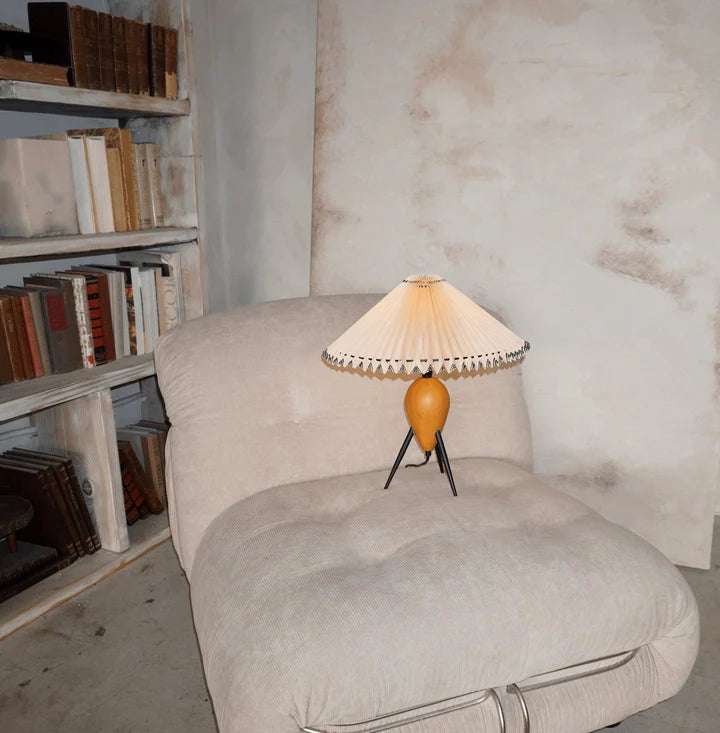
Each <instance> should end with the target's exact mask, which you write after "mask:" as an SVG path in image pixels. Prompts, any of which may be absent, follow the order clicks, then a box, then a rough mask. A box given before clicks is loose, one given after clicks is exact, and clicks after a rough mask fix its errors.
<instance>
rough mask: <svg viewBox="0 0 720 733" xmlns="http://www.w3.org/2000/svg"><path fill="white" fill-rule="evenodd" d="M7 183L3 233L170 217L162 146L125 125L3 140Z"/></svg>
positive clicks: (60, 231)
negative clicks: (139, 139) (139, 138)
mask: <svg viewBox="0 0 720 733" xmlns="http://www.w3.org/2000/svg"><path fill="white" fill-rule="evenodd" d="M49 171H51V174H50V175H48V172H49ZM0 186H1V187H2V190H3V208H2V211H0V236H3V237H39V236H53V235H64V234H78V233H80V234H96V233H99V232H125V231H137V230H140V229H150V228H153V227H161V226H164V225H165V215H164V204H163V196H162V190H161V185H160V171H159V152H158V147H157V145H156V144H154V143H133V142H132V137H131V134H130V131H129V130H124V129H121V128H119V127H109V128H96V129H86V130H69V131H68V132H66V133H59V134H56V135H45V136H42V137H39V138H14V139H9V140H0Z"/></svg>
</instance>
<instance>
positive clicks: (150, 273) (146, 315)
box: [138, 267, 160, 353]
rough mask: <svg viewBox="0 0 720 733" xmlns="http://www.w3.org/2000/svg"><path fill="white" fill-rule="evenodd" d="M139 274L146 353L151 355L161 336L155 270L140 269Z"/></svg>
mask: <svg viewBox="0 0 720 733" xmlns="http://www.w3.org/2000/svg"><path fill="white" fill-rule="evenodd" d="M138 274H139V276H140V296H141V297H142V310H143V331H144V333H145V353H150V352H151V351H152V350H153V349H154V348H155V343H156V342H157V340H158V338H159V336H160V327H159V320H158V298H157V289H156V285H155V268H152V267H140V268H138Z"/></svg>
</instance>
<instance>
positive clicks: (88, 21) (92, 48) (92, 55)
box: [82, 8, 102, 89]
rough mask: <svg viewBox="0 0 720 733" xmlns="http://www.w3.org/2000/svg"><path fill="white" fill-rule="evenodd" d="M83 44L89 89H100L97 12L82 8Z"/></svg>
mask: <svg viewBox="0 0 720 733" xmlns="http://www.w3.org/2000/svg"><path fill="white" fill-rule="evenodd" d="M82 12H83V43H84V45H85V69H86V70H87V85H88V88H89V89H102V86H101V81H100V29H99V22H98V13H97V10H92V9H91V8H83V9H82Z"/></svg>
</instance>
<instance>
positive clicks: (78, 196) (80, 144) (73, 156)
mask: <svg viewBox="0 0 720 733" xmlns="http://www.w3.org/2000/svg"><path fill="white" fill-rule="evenodd" d="M67 142H68V148H69V151H70V166H71V169H72V180H73V190H74V191H75V207H76V209H77V217H78V225H79V228H80V234H95V232H96V231H97V229H96V228H95V210H94V208H93V197H92V189H91V187H90V171H89V170H88V166H87V156H86V155H85V141H84V140H83V138H82V136H81V135H68V141H67Z"/></svg>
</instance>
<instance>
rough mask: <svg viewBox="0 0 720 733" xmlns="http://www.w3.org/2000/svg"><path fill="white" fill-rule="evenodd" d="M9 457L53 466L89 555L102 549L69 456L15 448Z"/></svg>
mask: <svg viewBox="0 0 720 733" xmlns="http://www.w3.org/2000/svg"><path fill="white" fill-rule="evenodd" d="M7 455H9V456H16V457H19V458H24V459H25V460H31V461H36V462H39V463H43V464H46V465H51V466H53V468H54V470H55V473H56V476H57V477H58V479H59V480H60V481H61V482H62V484H63V485H64V488H65V492H66V496H67V498H68V501H69V502H70V504H71V505H72V510H73V513H74V515H75V518H76V527H77V530H78V534H79V535H80V538H81V541H82V543H83V546H84V548H85V550H86V552H88V553H90V554H91V553H93V552H95V551H97V550H99V549H100V539H99V538H98V536H97V529H96V528H95V525H94V523H93V521H92V519H91V517H90V513H89V511H88V508H87V506H86V503H85V500H84V497H83V494H82V491H81V489H80V485H79V483H78V480H77V476H76V474H75V469H74V466H73V461H72V460H71V459H70V458H68V457H67V456H61V455H55V454H52V453H43V452H40V451H33V450H27V449H23V448H13V449H12V450H11V451H8V452H7Z"/></svg>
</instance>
